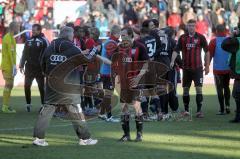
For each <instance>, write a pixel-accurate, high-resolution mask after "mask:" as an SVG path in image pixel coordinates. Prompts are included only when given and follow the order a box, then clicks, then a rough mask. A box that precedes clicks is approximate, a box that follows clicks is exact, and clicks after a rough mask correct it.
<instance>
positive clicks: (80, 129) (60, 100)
mask: <svg viewBox="0 0 240 159" xmlns="http://www.w3.org/2000/svg"><path fill="white" fill-rule="evenodd" d="M72 38H73V30H72V28H70V27H64V28H63V29H61V31H60V35H59V38H58V39H56V40H54V41H53V42H52V43H51V45H50V46H49V47H48V48H47V49H46V50H45V52H44V54H43V57H42V61H41V67H42V70H43V73H44V74H45V76H46V85H45V97H44V103H45V104H44V107H43V108H42V109H41V111H40V113H39V116H38V119H37V123H36V126H35V128H34V134H33V137H35V138H39V139H44V137H45V130H46V128H47V127H48V124H49V121H50V120H51V118H52V116H53V113H54V112H55V110H56V109H57V108H58V107H59V106H61V107H63V108H65V109H66V110H67V111H68V112H79V114H81V110H79V109H81V108H79V107H77V106H76V104H78V103H80V101H78V100H76V99H79V100H80V98H79V97H80V95H73V94H71V95H70V94H63V93H61V92H57V91H55V90H54V89H53V88H52V87H50V84H49V80H48V79H49V75H50V74H51V71H52V70H53V69H55V68H56V67H57V66H59V65H60V64H61V63H63V62H65V61H66V60H68V59H69V58H71V57H73V56H75V55H79V54H81V53H82V51H81V50H80V49H79V48H78V47H76V46H75V45H74V44H73V42H72ZM95 51H96V50H95ZM92 52H93V50H92V51H91V53H92ZM94 53H95V52H94ZM74 115H76V113H75V114H74V113H69V117H70V118H74ZM71 122H72V124H73V127H74V129H75V132H76V134H77V135H78V137H79V139H82V140H86V139H90V132H89V131H88V128H87V126H86V123H85V120H84V119H82V120H80V119H77V120H76V119H72V120H71Z"/></svg>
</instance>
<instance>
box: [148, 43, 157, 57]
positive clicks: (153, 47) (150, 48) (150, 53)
mask: <svg viewBox="0 0 240 159" xmlns="http://www.w3.org/2000/svg"><path fill="white" fill-rule="evenodd" d="M147 49H148V50H147V51H148V56H149V57H152V56H153V55H154V53H155V52H156V42H152V43H148V44H147Z"/></svg>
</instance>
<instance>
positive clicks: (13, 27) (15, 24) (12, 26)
mask: <svg viewBox="0 0 240 159" xmlns="http://www.w3.org/2000/svg"><path fill="white" fill-rule="evenodd" d="M18 26H19V25H18V23H17V22H15V21H13V22H11V23H10V24H9V30H10V31H13V30H14V29H15V28H16V27H18Z"/></svg>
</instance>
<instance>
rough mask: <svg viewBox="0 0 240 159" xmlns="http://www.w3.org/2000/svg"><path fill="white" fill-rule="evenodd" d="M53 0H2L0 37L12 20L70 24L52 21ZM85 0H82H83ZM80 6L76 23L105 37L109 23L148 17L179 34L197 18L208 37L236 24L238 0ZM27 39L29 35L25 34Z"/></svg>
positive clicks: (115, 0)
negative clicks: (219, 28) (217, 28)
mask: <svg viewBox="0 0 240 159" xmlns="http://www.w3.org/2000/svg"><path fill="white" fill-rule="evenodd" d="M55 1H56V0H1V1H0V17H1V18H0V22H1V23H0V24H1V27H0V32H1V36H2V34H4V31H5V29H6V28H7V27H8V25H9V23H10V22H11V21H13V20H15V21H17V22H19V23H20V24H21V29H22V30H24V29H30V28H31V25H32V24H33V23H40V24H41V25H42V26H43V28H45V29H56V28H59V27H61V26H62V25H64V24H66V23H69V22H70V21H69V19H70V18H69V17H66V18H65V19H63V21H62V23H61V24H54V18H53V10H54V7H53V6H54V2H55ZM82 1H84V0H82ZM85 1H87V3H86V4H85V5H84V6H82V7H80V10H79V14H78V18H77V19H76V21H75V22H74V24H75V25H88V26H96V27H97V28H99V29H100V32H101V36H106V34H107V32H108V31H109V28H111V26H112V25H114V24H118V25H121V26H123V25H126V24H129V25H136V26H138V24H141V23H142V22H143V20H145V19H148V18H156V19H158V20H159V22H160V25H159V27H160V28H163V27H166V26H171V27H173V28H175V29H176V31H178V33H179V34H181V33H182V32H183V31H184V28H185V25H186V22H187V21H188V20H189V19H195V20H197V25H196V31H197V32H199V33H202V34H204V35H205V36H206V37H207V38H209V39H210V38H211V36H212V33H214V32H215V29H216V26H217V25H218V24H224V25H225V26H226V28H227V29H228V30H229V31H232V30H233V29H234V27H236V26H237V24H238V23H239V16H240V0H85ZM26 36H27V37H26V38H28V36H29V35H27V34H26Z"/></svg>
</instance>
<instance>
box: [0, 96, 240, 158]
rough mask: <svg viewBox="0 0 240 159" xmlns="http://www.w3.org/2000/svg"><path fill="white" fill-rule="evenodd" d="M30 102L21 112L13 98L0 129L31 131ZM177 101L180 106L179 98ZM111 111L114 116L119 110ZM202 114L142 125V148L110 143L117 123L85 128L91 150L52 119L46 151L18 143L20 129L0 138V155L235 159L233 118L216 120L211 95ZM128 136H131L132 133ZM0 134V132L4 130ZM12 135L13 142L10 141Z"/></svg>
mask: <svg viewBox="0 0 240 159" xmlns="http://www.w3.org/2000/svg"><path fill="white" fill-rule="evenodd" d="M32 100H33V104H34V105H36V106H35V107H34V109H33V112H31V113H27V112H25V110H24V103H25V102H24V101H25V99H24V97H22V96H16V97H13V98H12V103H13V107H14V108H16V109H17V111H18V112H17V114H2V113H0V127H1V128H6V127H7V128H10V127H26V126H31V127H33V126H34V121H35V120H36V118H37V111H38V108H39V107H38V106H37V105H38V104H39V101H40V100H39V97H33V98H32ZM13 101H14V102H13ZM179 101H180V103H181V98H179ZM231 104H232V110H234V108H235V107H234V108H233V104H234V102H233V101H231ZM181 105H182V104H181ZM191 105H192V108H193V112H194V111H195V110H196V104H195V96H191ZM180 108H182V106H181V107H180ZM114 111H119V108H116V109H115V110H114ZM203 111H204V113H205V118H204V119H196V118H193V121H192V122H181V121H179V122H167V121H166V122H149V123H145V124H144V139H146V140H145V141H144V142H142V143H133V142H131V143H118V142H116V140H117V139H118V138H120V137H121V133H122V132H121V128H120V124H114V125H113V124H108V123H105V122H103V123H98V122H97V123H90V124H89V126H90V128H91V132H92V133H93V136H94V137H97V138H98V139H100V141H99V143H98V144H97V145H96V146H87V147H83V146H80V147H79V146H77V139H76V137H75V134H74V132H73V130H72V126H71V125H66V126H63V127H51V125H52V126H54V125H55V124H56V123H62V121H56V120H54V121H53V122H52V123H51V124H50V128H49V130H48V132H47V134H46V136H47V139H49V140H48V141H49V143H50V146H49V147H47V148H39V147H32V146H31V139H32V138H31V137H30V136H29V137H24V138H21V136H26V134H28V135H29V134H30V133H32V132H30V131H32V130H30V129H29V132H27V133H26V130H24V131H21V130H16V131H7V133H8V135H4V134H3V135H1V136H0V139H1V140H0V154H1V157H3V158H4V159H8V158H9V159H10V158H11V159H12V158H17V159H22V158H24V159H28V158H39V159H48V158H58V159H66V158H71V159H75V158H83V159H85V158H89V159H94V158H98V159H100V158H104V159H110V158H111V159H113V158H116V159H126V158H131V159H152V158H153V159H155V158H162V159H215V158H216V159H221V158H229V159H230V158H231V159H237V158H238V159H239V158H240V154H239V151H238V150H239V148H238V145H239V146H240V143H239V141H240V135H238V134H239V132H240V127H239V126H238V124H229V123H228V120H229V119H231V118H233V113H232V114H231V115H227V116H216V115H215V113H216V112H217V111H218V104H217V97H216V96H214V95H211V96H210V95H209V96H205V98H204V105H203ZM64 123H66V122H64ZM67 123H68V122H67ZM69 124H70V122H69ZM116 125H117V126H116ZM131 127H132V128H135V124H134V122H131ZM132 132H134V129H133V130H132ZM0 133H4V131H3V132H0ZM5 133H6V132H5ZM11 135H12V136H11ZM14 135H17V136H19V137H14ZM175 139H177V141H175ZM21 140H22V142H21ZM168 140H169V141H168ZM179 140H180V141H179ZM195 140H196V141H195ZM205 140H206V142H205ZM26 143H29V144H27V146H26V148H22V146H23V145H26ZM226 143H227V144H226ZM231 143H232V146H231ZM238 143H239V144H238ZM1 157H0V158H1Z"/></svg>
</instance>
